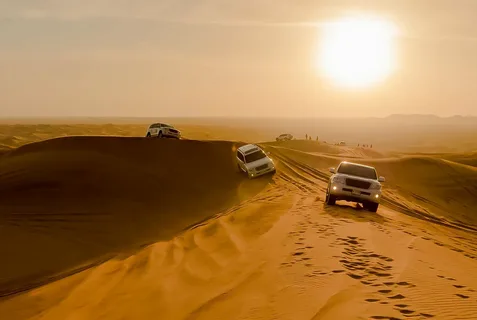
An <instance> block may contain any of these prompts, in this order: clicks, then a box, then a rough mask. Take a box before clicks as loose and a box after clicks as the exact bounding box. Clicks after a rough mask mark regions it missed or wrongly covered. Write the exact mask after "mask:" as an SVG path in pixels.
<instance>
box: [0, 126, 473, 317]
mask: <svg viewBox="0 0 477 320" xmlns="http://www.w3.org/2000/svg"><path fill="white" fill-rule="evenodd" d="M98 121H99V120H98ZM215 121H216V123H212V121H211V122H208V123H205V122H203V123H202V124H194V122H193V121H192V120H190V121H188V122H186V121H184V122H183V123H177V127H178V128H179V129H180V130H181V131H182V132H183V134H184V137H185V139H184V140H169V139H156V138H145V137H144V136H145V132H146V129H147V125H148V123H146V122H144V123H139V122H140V121H138V123H122V122H117V123H109V124H105V123H86V121H85V123H83V124H78V123H66V122H63V123H60V122H59V123H53V122H50V123H48V124H38V123H40V121H38V120H37V121H36V123H23V124H17V123H16V124H14V123H4V124H2V125H0V129H1V130H0V133H1V134H0V144H1V145H2V147H1V148H0V153H1V155H0V258H1V263H0V319H2V320H3V319H8V320H16V319H31V320H33V319H35V320H36V319H45V320H50V319H51V320H53V319H54V320H56V319H58V320H66V319H68V320H69V319H71V320H82V319H108V320H109V319H111V320H112V319H117V320H119V319H122V320H123V319H173V320H175V319H290V320H301V319H303V320H305V319H306V320H309V319H330V320H337V319H339V320H346V319H477V167H476V164H477V154H476V153H475V150H477V147H476V144H475V143H476V142H477V141H476V140H477V138H476V137H477V136H476V135H475V130H474V131H472V130H467V131H465V130H462V131H460V132H458V133H456V134H449V133H448V132H449V130H450V129H448V131H447V133H446V132H444V133H442V132H443V131H442V130H443V129H442V127H439V128H440V129H439V130H437V131H436V132H440V133H441V134H440V135H437V134H436V133H434V134H433V133H432V132H429V131H427V132H424V131H423V130H424V129H421V131H419V132H416V130H408V131H406V130H405V128H402V129H401V130H400V131H392V130H391V131H388V132H386V133H382V134H379V132H371V133H370V132H369V131H368V130H364V129H363V130H357V129H356V130H355V131H353V130H354V129H353V127H351V126H346V128H347V129H346V130H342V134H341V135H340V134H339V133H340V131H339V130H335V129H334V128H335V126H328V127H326V126H325V124H323V125H315V126H313V125H312V124H310V123H308V124H306V125H305V124H303V125H301V126H300V125H296V126H295V127H294V128H291V127H289V128H284V129H283V130H282V129H280V128H278V127H272V126H268V127H267V126H265V125H264V126H261V125H260V123H254V125H253V126H252V125H250V126H247V125H246V123H245V124H244V123H243V122H242V123H240V124H238V123H231V122H230V123H221V122H220V121H219V120H215ZM357 121H358V120H357ZM99 122H101V121H99ZM125 122H127V121H125ZM306 126H308V127H306ZM382 127H385V125H382ZM373 128H374V129H373V130H374V131H377V130H378V129H376V128H377V127H376V126H373ZM380 128H381V127H380ZM293 130H295V131H293ZM282 131H283V132H282ZM288 131H290V132H291V131H293V132H291V133H293V134H294V135H295V136H296V138H297V139H296V140H292V141H284V142H277V141H275V137H276V135H278V134H280V133H288ZM378 131H379V130H378ZM353 132H354V133H353ZM305 134H307V135H311V136H312V137H313V140H311V141H310V140H304V137H305ZM318 135H319V136H320V138H319V141H316V139H315V136H318ZM436 135H437V137H436ZM353 137H354V138H355V140H354V141H351V140H352V139H353ZM356 139H359V140H356ZM324 140H326V141H327V142H326V143H325V142H324ZM332 140H336V141H340V140H346V141H350V143H349V144H348V145H347V146H336V145H335V142H336V141H332ZM249 142H253V143H259V144H260V145H261V146H262V147H263V148H264V149H265V150H266V151H268V152H270V156H271V158H272V159H273V160H274V162H275V163H276V165H277V173H276V174H275V175H273V176H263V177H261V178H258V179H254V180H248V179H247V178H246V177H245V176H244V175H242V174H240V173H239V172H238V171H237V167H236V163H235V159H234V152H235V150H236V149H237V147H239V146H240V145H243V144H244V143H249ZM360 142H361V143H371V144H372V143H373V142H374V146H373V148H372V149H371V148H362V147H361V146H360V147H358V146H357V143H360ZM342 160H350V161H355V162H359V163H363V164H368V165H372V166H375V167H376V169H377V170H378V173H379V175H382V176H385V177H386V182H385V183H384V187H383V201H382V203H381V206H380V208H379V210H378V212H377V213H371V212H368V211H365V210H363V209H362V208H361V206H359V205H355V204H351V203H347V202H338V203H337V205H336V206H327V205H325V204H324V199H325V189H326V186H327V181H328V178H329V176H330V173H329V171H328V168H329V167H334V166H337V164H339V162H340V161H342Z"/></svg>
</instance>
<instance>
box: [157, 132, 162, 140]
mask: <svg viewBox="0 0 477 320" xmlns="http://www.w3.org/2000/svg"><path fill="white" fill-rule="evenodd" d="M157 137H158V138H159V139H162V137H164V136H163V135H162V131H159V133H158V134H157Z"/></svg>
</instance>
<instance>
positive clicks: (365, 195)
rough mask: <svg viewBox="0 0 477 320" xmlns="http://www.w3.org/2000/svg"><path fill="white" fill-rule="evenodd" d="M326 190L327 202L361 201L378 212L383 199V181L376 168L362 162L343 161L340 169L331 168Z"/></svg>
mask: <svg viewBox="0 0 477 320" xmlns="http://www.w3.org/2000/svg"><path fill="white" fill-rule="evenodd" d="M330 172H331V173H333V175H332V176H331V177H330V181H329V183H328V188H327V190H326V204H328V205H334V204H335V203H336V201H337V200H346V201H350V202H356V203H361V204H362V205H363V206H364V208H365V209H367V210H369V211H372V212H377V211H378V207H379V202H380V200H381V182H384V181H385V179H384V177H378V174H377V173H376V169H375V168H373V167H370V166H365V165H362V164H357V163H351V162H346V161H344V162H341V163H340V165H339V166H338V169H335V168H330Z"/></svg>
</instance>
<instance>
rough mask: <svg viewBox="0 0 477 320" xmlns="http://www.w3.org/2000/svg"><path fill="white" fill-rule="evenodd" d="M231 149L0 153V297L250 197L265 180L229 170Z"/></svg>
mask: <svg viewBox="0 0 477 320" xmlns="http://www.w3.org/2000/svg"><path fill="white" fill-rule="evenodd" d="M235 148H236V145H235V144H234V143H232V142H223V141H215V142H203V141H192V140H182V141H180V140H162V139H161V140H159V139H146V138H119V137H68V138H58V139H53V140H47V141H43V142H39V143H33V144H29V145H25V146H23V147H20V148H18V149H15V150H12V151H10V152H7V153H5V154H3V155H2V156H1V157H0V212H1V216H0V218H1V224H0V228H1V230H0V241H2V243H4V244H5V243H8V245H4V246H2V249H1V252H0V256H1V257H2V261H3V262H2V264H0V274H1V275H2V278H1V279H0V288H1V294H3V295H5V294H8V293H10V292H15V291H20V290H23V289H25V288H28V287H29V286H34V285H35V284H39V283H42V282H45V281H48V280H49V279H51V278H52V277H54V276H57V275H59V274H61V273H63V272H66V271H67V270H69V269H72V268H73V269H74V268H77V267H78V266H80V265H82V264H88V263H94V262H95V261H97V260H98V259H100V258H107V257H109V256H110V255H112V254H116V253H118V252H122V251H124V250H127V249H134V248H137V247H138V246H141V245H144V244H146V243H150V242H152V241H158V240H162V239H167V238H170V237H172V236H173V235H174V234H176V233H177V232H179V231H181V230H183V229H184V228H186V227H187V226H189V225H191V224H194V223H196V222H198V221H201V220H203V219H205V218H207V217H209V216H211V215H213V214H215V213H217V212H218V211H219V210H222V209H224V208H227V207H228V206H230V205H233V204H235V203H237V202H239V201H241V200H243V199H245V198H247V197H248V196H250V195H251V193H253V192H258V191H259V190H260V189H261V188H263V187H265V185H266V183H267V182H266V180H257V181H248V180H247V179H244V177H243V176H241V175H240V174H238V173H237V170H236V164H235V162H234V158H233V151H234V150H235ZM244 184H245V185H246V186H247V187H246V188H244V187H243V186H244ZM241 186H242V187H241ZM244 190H248V191H247V193H245V191H244ZM32 266H34V268H33V267H32Z"/></svg>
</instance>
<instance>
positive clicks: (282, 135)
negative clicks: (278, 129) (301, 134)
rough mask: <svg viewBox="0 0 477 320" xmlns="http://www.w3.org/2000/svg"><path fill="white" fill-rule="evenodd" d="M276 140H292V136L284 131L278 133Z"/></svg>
mask: <svg viewBox="0 0 477 320" xmlns="http://www.w3.org/2000/svg"><path fill="white" fill-rule="evenodd" d="M276 140H277V141H288V140H293V136H292V135H291V134H289V133H284V134H281V135H279V136H278V137H277V138H276Z"/></svg>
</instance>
